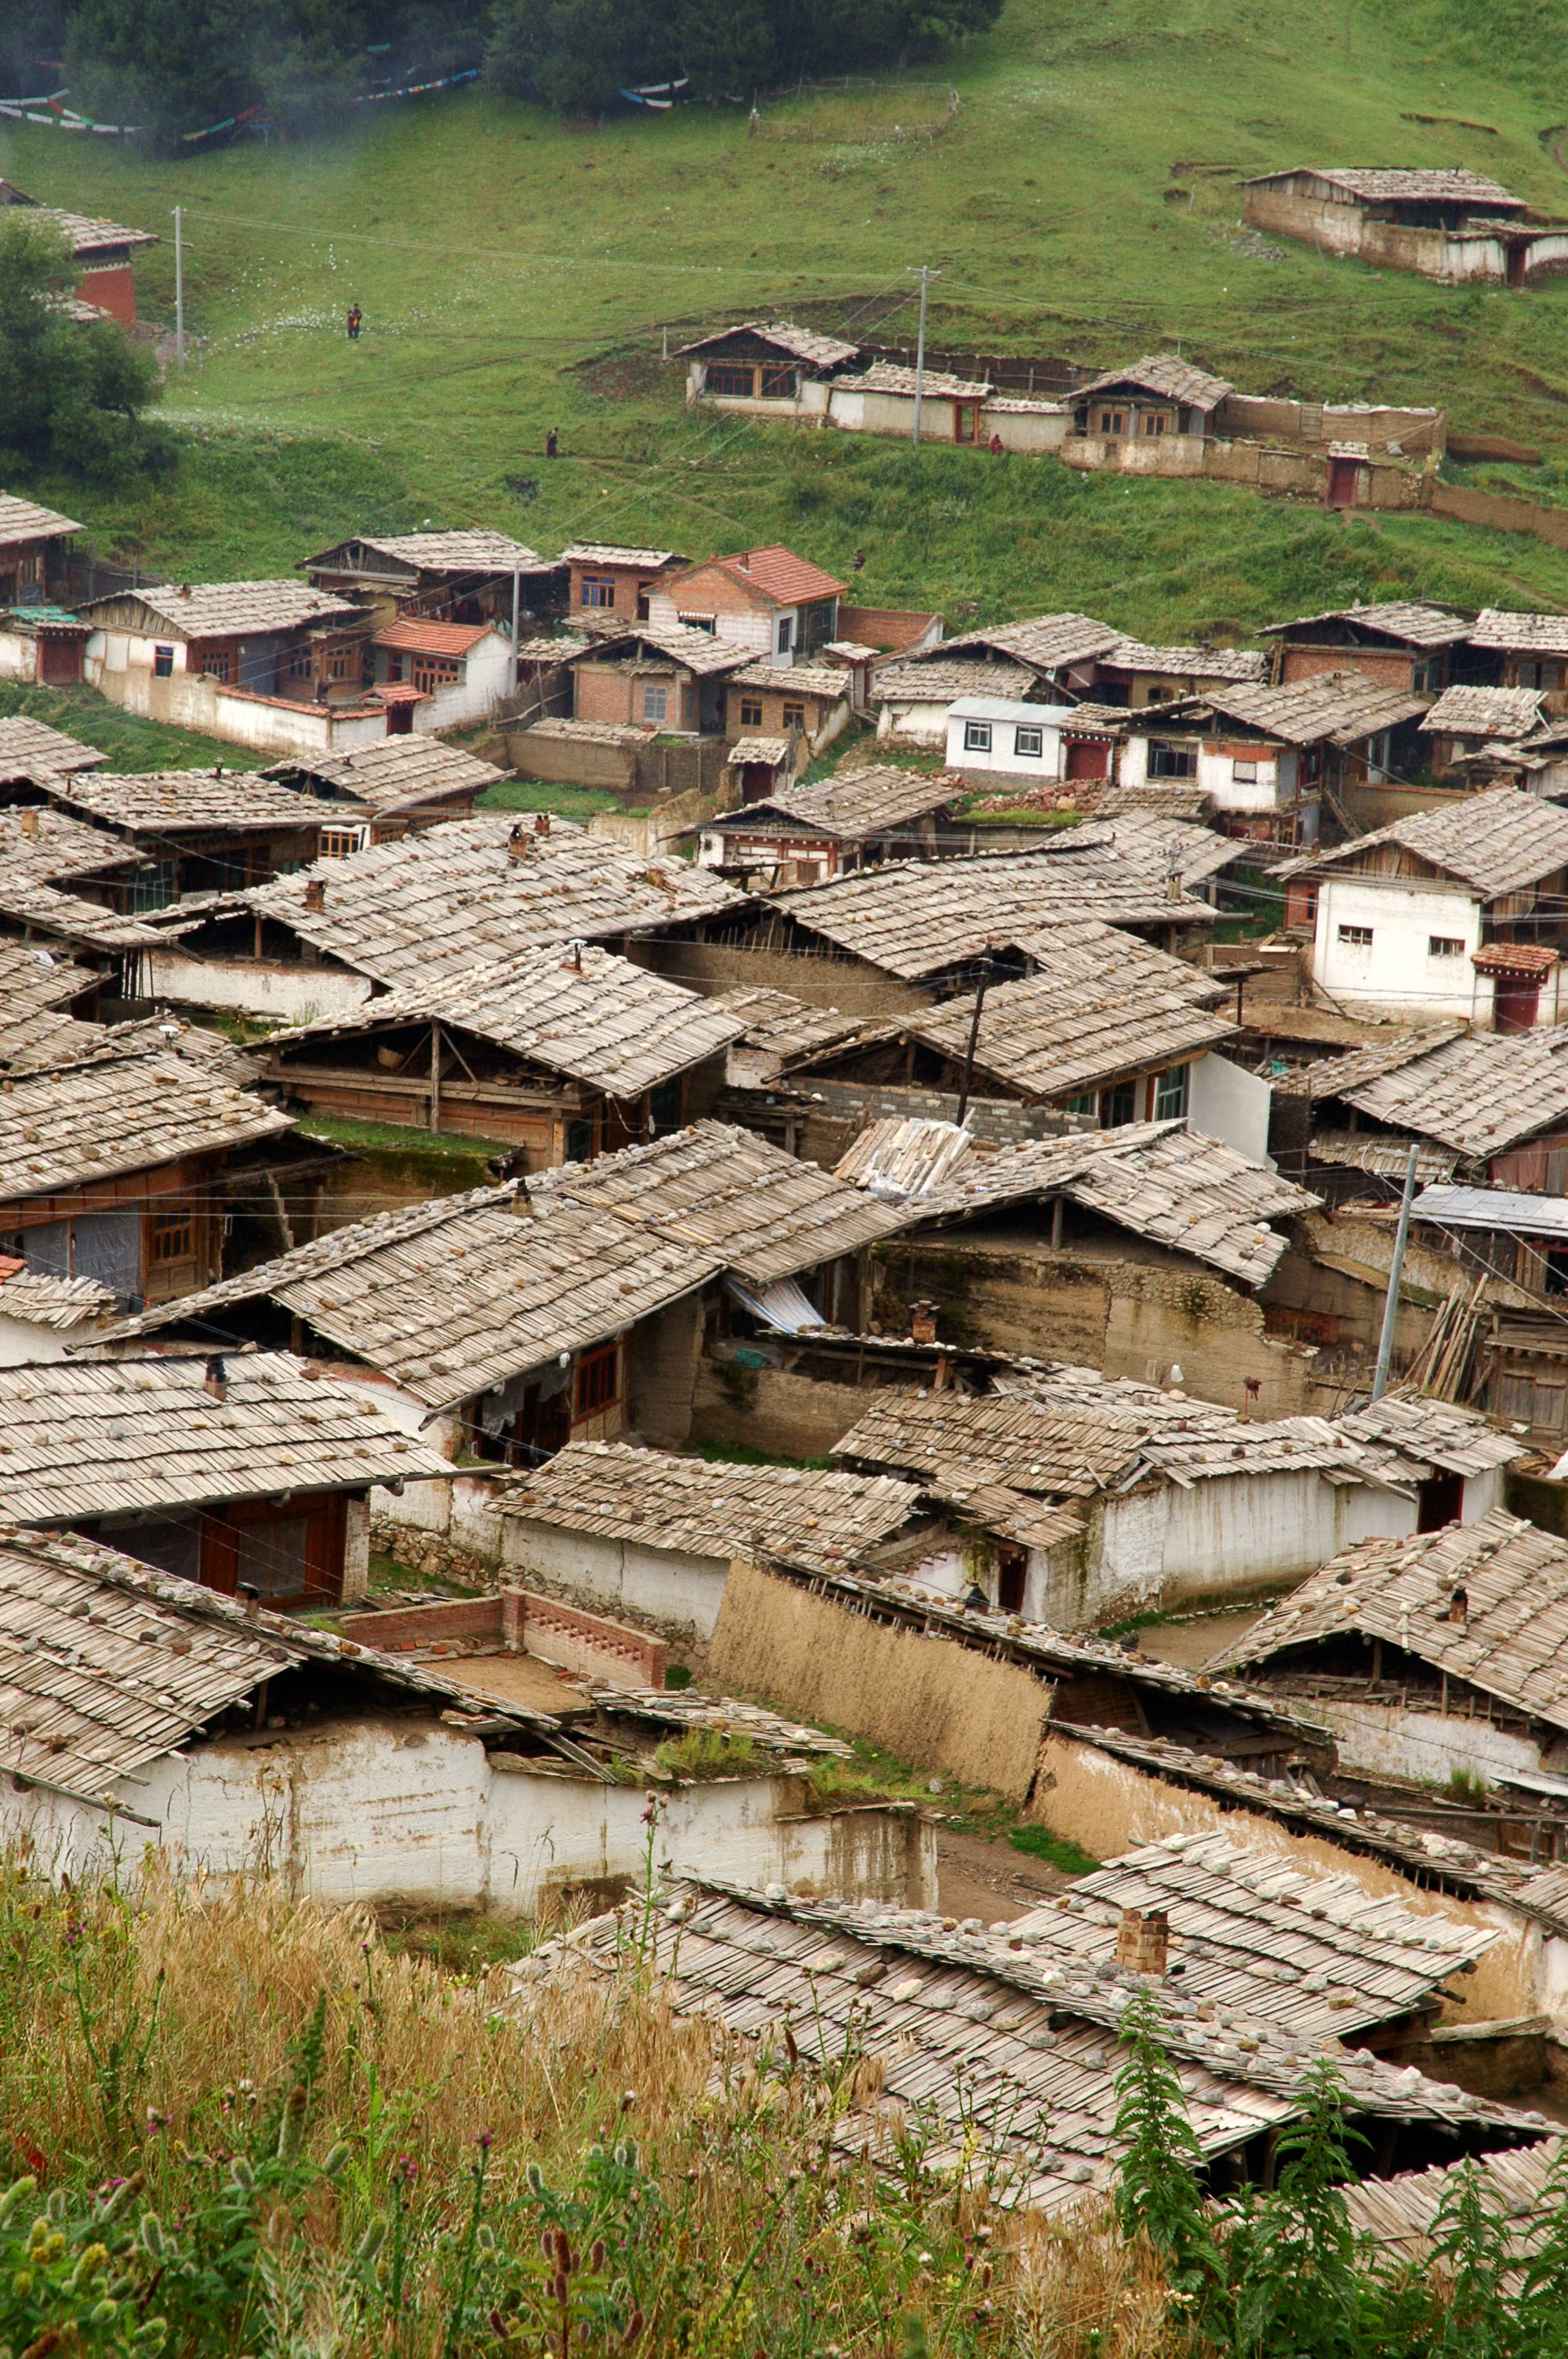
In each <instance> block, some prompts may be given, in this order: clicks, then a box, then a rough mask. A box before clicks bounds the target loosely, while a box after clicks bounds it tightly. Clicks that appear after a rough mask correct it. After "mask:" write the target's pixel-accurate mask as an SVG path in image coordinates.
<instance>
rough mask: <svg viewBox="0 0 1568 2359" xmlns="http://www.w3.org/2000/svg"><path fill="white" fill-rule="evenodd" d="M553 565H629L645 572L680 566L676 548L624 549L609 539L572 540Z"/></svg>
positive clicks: (679, 555) (681, 561)
mask: <svg viewBox="0 0 1568 2359" xmlns="http://www.w3.org/2000/svg"><path fill="white" fill-rule="evenodd" d="M556 562H557V565H573V564H578V565H630V566H636V567H639V568H641V569H642V570H643V571H646V572H651V573H653V572H657V571H659V569H660V568H661V567H662V566H665V565H684V564H685V563H686V560H685V558H684V557H683V556H682V555H681V553H680V551H679V549H624V548H622V546H621V544H620V543H619V542H618V541H613V540H574V541H571V542H569V543H568V546H567V547H566V548H565V549H562V551H561V553H560V555H559V557H558V558H557V560H556Z"/></svg>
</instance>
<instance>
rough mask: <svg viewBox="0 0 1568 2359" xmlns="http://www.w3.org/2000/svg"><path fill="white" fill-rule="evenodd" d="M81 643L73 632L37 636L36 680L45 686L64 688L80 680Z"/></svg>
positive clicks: (50, 632) (40, 633) (43, 632)
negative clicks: (73, 681)
mask: <svg viewBox="0 0 1568 2359" xmlns="http://www.w3.org/2000/svg"><path fill="white" fill-rule="evenodd" d="M81 648H82V642H81V639H80V638H78V637H77V636H76V635H75V633H74V632H72V633H70V634H69V635H67V634H65V633H56V632H53V631H40V632H39V634H38V678H39V679H40V680H41V681H43V682H44V683H45V684H46V685H51V686H52V685H60V686H64V685H65V684H67V683H69V682H70V681H72V680H78V679H81Z"/></svg>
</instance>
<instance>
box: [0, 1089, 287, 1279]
mask: <svg viewBox="0 0 1568 2359" xmlns="http://www.w3.org/2000/svg"><path fill="white" fill-rule="evenodd" d="M0 1105H3V1106H4V1119H3V1120H0V1252H4V1253H7V1254H11V1255H16V1256H19V1257H20V1258H21V1259H22V1260H23V1261H24V1262H25V1263H26V1264H27V1267H28V1269H29V1270H38V1271H42V1272H45V1273H47V1274H49V1275H52V1276H54V1277H93V1278H97V1279H98V1280H99V1281H100V1282H101V1283H102V1284H103V1285H104V1286H106V1287H109V1288H112V1289H113V1290H114V1294H115V1295H116V1296H117V1297H118V1299H119V1300H120V1301H121V1302H122V1303H123V1304H124V1303H129V1302H132V1301H135V1302H137V1303H140V1302H142V1301H146V1302H163V1301H167V1300H168V1299H170V1298H171V1297H173V1296H175V1295H180V1294H188V1293H189V1292H191V1291H192V1290H193V1289H194V1288H198V1287H203V1286H207V1285H209V1284H210V1283H211V1280H212V1279H213V1278H215V1277H217V1276H218V1274H219V1271H220V1270H221V1268H222V1248H223V1233H224V1228H225V1216H226V1213H227V1212H228V1209H229V1206H230V1204H231V1202H232V1201H234V1200H236V1199H241V1198H246V1197H249V1196H252V1195H254V1193H255V1192H256V1191H257V1190H267V1189H268V1187H269V1178H268V1175H269V1173H271V1174H272V1175H273V1177H272V1180H271V1185H272V1187H274V1188H276V1172H277V1170H278V1169H280V1168H281V1169H285V1170H287V1168H288V1166H289V1164H290V1162H291V1161H292V1160H293V1159H294V1158H293V1157H292V1155H291V1153H290V1152H289V1151H288V1150H287V1148H283V1149H282V1152H281V1153H280V1151H279V1150H280V1147H282V1143H283V1142H284V1141H285V1140H286V1139H287V1136H288V1134H289V1133H290V1132H291V1131H292V1129H293V1124H292V1123H291V1121H290V1120H289V1117H288V1116H287V1114H281V1113H280V1112H279V1111H278V1110H277V1108H276V1107H275V1106H268V1105H264V1104H263V1103H261V1101H260V1099H259V1098H255V1097H253V1096H251V1095H249V1094H248V1093H246V1092H245V1091H243V1090H240V1089H235V1088H234V1087H233V1086H232V1084H230V1083H229V1082H226V1081H224V1080H223V1079H222V1078H221V1077H220V1076H219V1075H217V1074H215V1073H212V1072H211V1071H205V1070H203V1069H202V1068H200V1067H198V1066H196V1065H194V1064H192V1063H190V1062H189V1061H188V1060H186V1059H184V1058H182V1057H178V1056H176V1055H173V1054H171V1053H170V1052H169V1050H168V1048H167V1047H166V1046H164V1045H163V1044H162V1043H160V1044H159V1045H158V1047H157V1049H152V1048H148V1049H145V1050H144V1052H143V1053H142V1054H141V1055H120V1054H118V1053H113V1054H107V1055H92V1054H89V1055H86V1056H82V1057H80V1058H79V1060H76V1061H73V1062H71V1063H69V1064H61V1065H59V1066H52V1067H48V1068H45V1069H42V1070H39V1071H27V1072H24V1073H20V1074H18V1075H16V1076H15V1077H11V1076H7V1077H6V1078H5V1080H3V1081H0Z"/></svg>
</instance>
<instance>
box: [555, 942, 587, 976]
mask: <svg viewBox="0 0 1568 2359" xmlns="http://www.w3.org/2000/svg"><path fill="white" fill-rule="evenodd" d="M587 948H588V944H587V943H586V942H585V941H584V940H582V938H581V936H580V935H577V934H574V935H573V937H572V939H571V940H570V941H569V942H568V944H567V955H566V957H565V958H564V959H563V960H562V962H561V963H562V965H563V966H564V967H566V968H567V969H568V973H572V974H580V973H582V954H583V952H584V951H585V950H587Z"/></svg>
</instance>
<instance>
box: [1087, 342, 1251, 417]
mask: <svg viewBox="0 0 1568 2359" xmlns="http://www.w3.org/2000/svg"><path fill="white" fill-rule="evenodd" d="M1122 385H1130V386H1137V387H1138V388H1139V389H1140V390H1141V391H1142V392H1147V393H1157V394H1162V395H1163V396H1164V397H1165V398H1166V400H1168V401H1176V402H1181V403H1183V404H1184V405H1185V406H1189V407H1191V408H1196V409H1215V408H1217V407H1218V405H1219V404H1220V403H1221V402H1222V401H1223V400H1224V399H1225V397H1226V395H1227V393H1234V392H1235V390H1236V387H1235V386H1233V385H1232V384H1231V382H1230V379H1229V378H1228V377H1226V376H1213V375H1210V374H1209V372H1208V370H1207V369H1201V368H1198V367H1197V366H1196V365H1195V363H1193V362H1192V361H1184V360H1183V359H1182V358H1181V357H1180V355H1179V354H1178V353H1150V354H1149V355H1148V356H1147V357H1146V358H1145V359H1143V360H1141V361H1133V362H1132V363H1131V364H1130V366H1129V367H1127V368H1119V369H1108V370H1107V371H1106V373H1105V375H1103V376H1097V377H1091V378H1090V380H1089V382H1088V384H1087V385H1081V386H1079V387H1078V389H1077V393H1076V396H1075V398H1076V399H1077V400H1085V399H1092V398H1093V397H1094V396H1095V395H1096V394H1097V393H1104V392H1106V391H1108V389H1109V388H1110V387H1111V386H1122Z"/></svg>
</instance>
